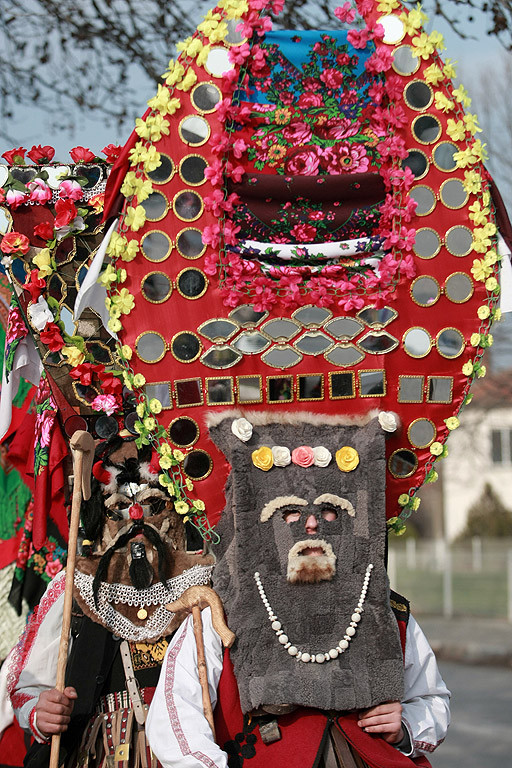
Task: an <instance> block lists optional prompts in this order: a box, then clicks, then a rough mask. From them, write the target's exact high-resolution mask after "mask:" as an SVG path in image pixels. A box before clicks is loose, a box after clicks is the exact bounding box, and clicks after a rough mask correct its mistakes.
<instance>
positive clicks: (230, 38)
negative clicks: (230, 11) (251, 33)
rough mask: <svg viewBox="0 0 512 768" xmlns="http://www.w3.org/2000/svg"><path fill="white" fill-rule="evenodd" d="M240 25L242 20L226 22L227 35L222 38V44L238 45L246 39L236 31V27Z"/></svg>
mask: <svg viewBox="0 0 512 768" xmlns="http://www.w3.org/2000/svg"><path fill="white" fill-rule="evenodd" d="M241 23H242V19H228V20H227V21H226V26H227V28H228V33H227V35H226V37H225V38H224V43H225V44H226V45H240V43H243V42H244V40H245V39H246V38H245V37H243V35H242V33H241V32H239V31H238V27H239V26H240V24H241Z"/></svg>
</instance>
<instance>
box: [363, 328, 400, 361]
mask: <svg viewBox="0 0 512 768" xmlns="http://www.w3.org/2000/svg"><path fill="white" fill-rule="evenodd" d="M357 346H358V347H361V349H364V351H365V352H368V353H369V354H370V355H384V354H386V352H391V351H392V350H393V349H396V347H398V339H395V337H394V336H391V334H390V333H388V332H387V331H370V332H369V333H366V334H365V335H364V336H363V337H362V338H361V339H359V341H358V342H357Z"/></svg>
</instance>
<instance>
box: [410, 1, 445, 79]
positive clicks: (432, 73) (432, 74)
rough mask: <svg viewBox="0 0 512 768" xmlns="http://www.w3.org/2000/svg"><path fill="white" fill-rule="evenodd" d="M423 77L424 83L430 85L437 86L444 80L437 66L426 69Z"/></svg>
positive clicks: (433, 65) (432, 65)
mask: <svg viewBox="0 0 512 768" xmlns="http://www.w3.org/2000/svg"><path fill="white" fill-rule="evenodd" d="M409 15H410V14H409ZM423 76H424V78H425V80H426V82H427V83H430V85H439V83H440V82H441V80H443V79H444V75H443V73H442V72H441V70H440V69H439V67H438V66H437V64H431V65H430V67H427V69H426V70H425V72H424V73H423Z"/></svg>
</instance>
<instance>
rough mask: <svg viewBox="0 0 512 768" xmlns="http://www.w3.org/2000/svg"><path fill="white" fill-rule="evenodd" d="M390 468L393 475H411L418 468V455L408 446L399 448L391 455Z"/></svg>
mask: <svg viewBox="0 0 512 768" xmlns="http://www.w3.org/2000/svg"><path fill="white" fill-rule="evenodd" d="M388 469H389V471H390V472H391V474H392V475H393V477H411V475H414V473H415V472H416V470H417V469H418V457H417V456H416V454H415V453H413V452H412V451H409V450H408V449H407V448H399V449H398V450H397V451H394V452H393V453H392V454H391V456H390V457H389V460H388Z"/></svg>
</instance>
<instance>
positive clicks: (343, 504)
mask: <svg viewBox="0 0 512 768" xmlns="http://www.w3.org/2000/svg"><path fill="white" fill-rule="evenodd" d="M313 504H316V505H318V504H332V506H333V507H339V508H340V509H345V510H346V511H347V514H349V515H350V517H354V515H355V513H356V511H355V509H354V507H353V506H352V504H351V503H350V501H349V500H348V499H343V498H342V497H341V496H336V495H335V494H334V493H322V495H321V496H318V497H317V498H316V499H315V500H314V502H313ZM262 514H263V513H262Z"/></svg>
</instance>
